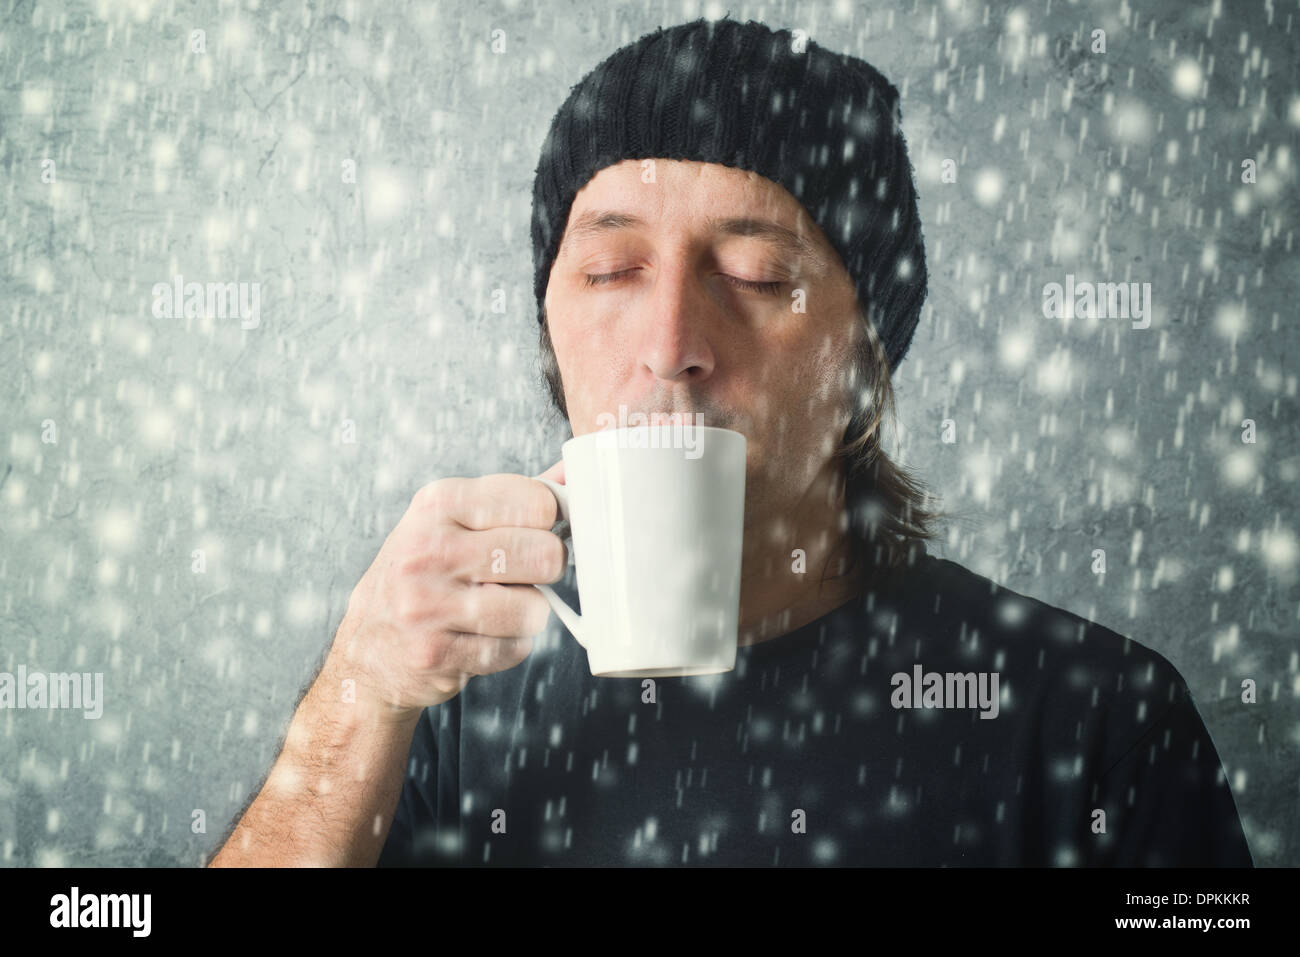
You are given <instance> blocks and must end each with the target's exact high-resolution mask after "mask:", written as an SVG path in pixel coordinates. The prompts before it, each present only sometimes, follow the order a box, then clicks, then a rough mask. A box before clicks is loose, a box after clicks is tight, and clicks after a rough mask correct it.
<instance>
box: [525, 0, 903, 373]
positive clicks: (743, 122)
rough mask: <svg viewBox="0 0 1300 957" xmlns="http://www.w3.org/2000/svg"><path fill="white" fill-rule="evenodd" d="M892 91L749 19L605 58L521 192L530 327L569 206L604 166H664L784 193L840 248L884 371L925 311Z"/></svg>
mask: <svg viewBox="0 0 1300 957" xmlns="http://www.w3.org/2000/svg"><path fill="white" fill-rule="evenodd" d="M898 101H899V96H898V90H897V89H895V88H894V86H893V85H892V84H891V83H890V82H889V81H888V80H886V79H885V78H884V76H882V75H881V74H880V73H879V72H878V71H877V70H876V69H875V67H873V66H871V65H870V64H869V63H867V62H865V61H863V60H860V59H857V58H855V57H852V56H849V55H847V54H839V53H832V52H831V51H829V50H827V49H825V48H823V47H820V46H818V45H817V44H816V43H814V42H812V41H811V40H808V39H803V38H801V41H800V42H797V41H796V38H795V36H794V34H792V33H791V32H790V31H789V30H775V31H774V30H771V29H769V28H768V27H766V26H764V25H763V24H761V23H757V22H755V21H753V20H751V21H749V22H747V23H744V24H741V23H740V22H738V21H735V20H730V19H727V18H723V19H721V20H714V21H707V20H704V19H699V20H696V21H694V22H692V23H685V24H681V25H679V26H675V27H671V28H668V29H664V28H660V29H658V30H656V31H655V32H653V33H650V34H646V35H645V36H643V37H642V38H641V39H639V40H637V41H636V42H635V43H632V44H629V45H628V46H625V47H623V48H622V49H620V50H617V51H615V52H614V53H613V54H612V55H610V56H609V57H608V58H607V59H605V60H604V61H603V62H602V63H601V64H600V65H599V66H597V67H596V68H595V69H594V70H592V71H591V72H590V73H588V74H587V75H586V76H585V77H583V79H582V80H580V81H579V82H578V83H577V84H576V85H575V86H574V87H573V88H572V89H571V91H570V93H569V96H568V98H567V99H566V100H565V101H564V105H563V106H561V107H560V110H559V112H558V113H556V115H555V118H554V119H553V120H552V121H551V128H550V132H549V133H548V134H547V137H546V142H545V143H544V144H543V146H542V152H541V158H540V160H539V161H538V164H537V170H536V175H535V179H534V182H533V211H532V212H533V215H532V241H533V264H534V292H535V294H536V297H537V307H538V320H539V322H540V321H544V316H543V313H542V307H543V304H544V302H545V299H546V286H547V282H548V281H549V279H550V273H551V265H552V263H553V262H554V261H555V256H556V253H557V252H558V250H559V247H560V240H561V239H562V237H563V235H564V229H565V226H566V224H567V223H568V220H569V210H570V208H571V207H572V205H573V198H574V196H575V195H576V194H577V192H578V190H580V189H581V188H582V187H583V186H584V185H586V183H587V182H588V181H589V180H590V179H591V178H592V177H593V176H595V175H596V173H598V172H600V170H602V169H604V168H605V167H607V166H611V165H613V164H615V163H618V162H621V161H622V160H626V159H654V158H658V159H676V160H695V161H699V162H705V163H718V164H721V165H723V166H731V167H735V168H737V169H743V170H749V171H752V172H755V173H758V174H759V175H761V176H765V177H766V178H768V179H770V180H772V181H774V182H776V183H779V184H780V185H781V186H784V187H785V188H786V189H787V190H788V191H789V192H790V194H791V195H793V196H794V197H795V199H797V200H799V202H800V203H802V204H803V206H804V208H805V209H807V210H808V213H809V215H810V216H811V217H812V219H813V221H814V222H816V223H817V225H818V226H819V227H821V229H822V230H823V232H825V234H826V237H827V238H828V239H829V240H830V243H831V245H832V246H833V247H834V248H835V249H836V251H838V252H839V254H840V257H841V259H842V260H843V263H844V266H845V268H846V270H847V271H848V274H849V276H851V277H852V279H853V282H854V285H855V287H856V290H857V298H858V303H859V305H860V306H861V307H862V309H863V314H864V315H865V316H866V318H867V321H869V322H870V323H871V324H872V325H873V326H874V328H875V330H876V332H877V333H878V335H879V336H880V339H881V341H882V342H883V344H884V348H885V354H886V356H887V357H888V360H889V368H890V370H891V371H892V370H894V369H896V368H897V367H898V364H899V363H900V362H901V361H902V360H903V356H904V355H905V354H906V353H907V348H908V346H909V345H910V344H911V341H912V333H913V332H914V331H915V329H916V323H917V320H918V319H919V318H920V315H921V305H922V303H923V302H924V301H925V291H926V268H925V247H924V244H923V240H922V236H921V220H920V216H919V215H918V214H917V209H916V189H915V186H914V184H913V182H912V167H911V163H910V162H909V160H908V157H907V144H906V143H905V141H904V139H903V132H902V129H901V126H900V124H901V119H902V114H901V111H900V109H899V102H898Z"/></svg>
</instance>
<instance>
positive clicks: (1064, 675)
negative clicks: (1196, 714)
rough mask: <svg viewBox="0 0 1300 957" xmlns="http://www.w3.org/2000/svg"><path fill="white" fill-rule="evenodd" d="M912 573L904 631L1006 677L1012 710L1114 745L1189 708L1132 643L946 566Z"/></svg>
mask: <svg viewBox="0 0 1300 957" xmlns="http://www.w3.org/2000/svg"><path fill="white" fill-rule="evenodd" d="M912 573H913V575H914V580H913V582H912V583H911V585H910V586H909V591H910V592H911V594H912V597H911V598H910V599H909V602H908V604H909V607H912V608H913V609H914V611H913V612H912V615H911V620H912V624H913V625H914V626H916V627H918V628H920V629H922V630H924V631H927V632H929V633H930V634H938V635H945V636H947V637H948V638H949V639H950V640H953V641H961V642H966V643H968V644H969V645H971V646H972V647H974V648H978V649H980V650H981V651H983V652H985V653H986V654H987V659H986V660H989V661H991V663H992V665H993V667H994V668H995V669H997V670H1002V671H1003V672H1004V673H1005V675H1006V678H1007V679H1009V684H1010V686H1011V697H1012V701H1011V702H1009V703H1011V704H1013V705H1015V706H1016V707H1023V708H1032V709H1035V710H1037V711H1039V712H1040V713H1045V712H1053V711H1055V712H1058V713H1060V712H1066V713H1068V714H1069V715H1070V716H1072V717H1074V718H1075V719H1079V720H1082V721H1083V723H1084V724H1086V725H1089V726H1093V727H1094V728H1097V729H1099V728H1100V726H1102V725H1104V726H1105V729H1106V734H1105V737H1107V738H1108V739H1110V740H1111V741H1112V742H1113V743H1115V745H1116V746H1117V747H1123V746H1124V745H1123V742H1124V741H1126V740H1127V741H1129V742H1131V741H1132V740H1133V739H1135V738H1137V737H1139V736H1140V735H1141V734H1142V733H1143V731H1144V729H1146V728H1149V727H1151V726H1152V725H1154V724H1155V723H1157V722H1158V721H1160V720H1161V719H1162V718H1163V717H1164V716H1165V715H1166V714H1168V713H1170V709H1171V708H1173V707H1174V706H1175V705H1179V704H1181V703H1184V702H1187V703H1190V698H1191V692H1190V690H1189V689H1188V686H1187V683H1186V681H1185V680H1184V678H1183V676H1182V674H1181V673H1180V672H1179V671H1178V669H1177V668H1176V667H1175V666H1174V664H1173V663H1172V662H1171V661H1170V660H1169V659H1168V658H1167V657H1165V656H1164V655H1163V654H1161V653H1160V652H1159V651H1157V650H1156V649H1155V648H1153V647H1151V646H1150V645H1148V644H1146V643H1144V642H1143V641H1141V640H1138V639H1136V638H1134V637H1132V636H1130V635H1124V634H1121V633H1120V632H1118V631H1116V630H1114V629H1112V628H1109V627H1107V626H1105V625H1103V624H1101V623H1099V622H1096V621H1092V620H1090V619H1088V618H1085V617H1083V616H1082V615H1079V614H1077V613H1075V612H1072V611H1069V610H1067V609H1064V608H1060V607H1058V606H1056V605H1052V604H1050V603H1048V602H1046V601H1043V600H1041V599H1039V598H1035V597H1033V596H1030V595H1026V594H1023V593H1021V592H1018V591H1015V590H1013V589H1010V588H1006V587H1004V586H1001V585H999V584H997V583H996V582H994V581H992V580H991V579H989V578H988V577H986V576H984V575H981V574H979V573H977V572H974V571H972V570H971V569H969V568H966V567H965V566H963V565H960V564H958V563H957V562H954V561H951V560H948V559H943V558H937V557H935V556H932V555H926V556H924V557H923V558H922V559H920V560H919V561H918V562H917V563H916V565H915V566H914V567H913V572H912ZM913 589H914V591H912V590H913ZM902 624H903V627H907V622H906V621H904V622H903V623H902ZM979 657H981V658H984V657H985V655H980V656H979ZM1007 683H1008V682H1004V686H1005V684H1007ZM1078 732H1079V729H1077V728H1076V733H1078Z"/></svg>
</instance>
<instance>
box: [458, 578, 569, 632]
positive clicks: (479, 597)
mask: <svg viewBox="0 0 1300 957" xmlns="http://www.w3.org/2000/svg"><path fill="white" fill-rule="evenodd" d="M550 613H551V606H550V605H548V604H547V603H546V598H545V597H544V596H543V595H542V593H541V592H539V591H538V590H537V589H536V588H534V587H533V586H532V585H498V584H496V583H495V582H485V583H484V584H482V585H469V586H467V587H465V588H461V589H457V601H456V602H455V605H454V607H453V608H451V609H449V613H448V615H447V618H446V627H447V629H448V630H450V631H458V632H461V633H463V634H468V635H490V636H492V637H495V638H529V637H532V636H533V635H536V634H538V633H539V632H540V631H541V630H542V629H543V628H545V627H546V622H547V619H548V616H549V615H550Z"/></svg>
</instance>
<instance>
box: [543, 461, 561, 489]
mask: <svg viewBox="0 0 1300 957" xmlns="http://www.w3.org/2000/svg"><path fill="white" fill-rule="evenodd" d="M537 477H538V478H544V479H550V480H551V481H552V482H558V483H560V484H561V485H564V484H565V481H564V459H560V461H558V462H556V463H555V464H554V465H552V466H551V467H550V468H549V469H547V470H546V471H545V472H543V473H542V474H541V475H539V476H537Z"/></svg>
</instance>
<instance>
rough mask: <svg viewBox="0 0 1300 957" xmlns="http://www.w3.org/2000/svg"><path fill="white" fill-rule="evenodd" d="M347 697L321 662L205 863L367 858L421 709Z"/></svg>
mask: <svg viewBox="0 0 1300 957" xmlns="http://www.w3.org/2000/svg"><path fill="white" fill-rule="evenodd" d="M355 697H356V699H357V700H355V701H345V700H344V693H343V679H342V676H341V675H340V674H339V673H338V668H337V665H335V664H334V663H333V662H331V661H327V662H326V665H325V667H324V668H323V669H322V670H321V674H320V676H319V677H318V678H317V679H316V681H315V682H314V683H313V684H312V687H311V689H310V690H309V691H308V692H307V694H306V695H305V696H304V697H303V700H302V702H301V704H299V706H298V710H297V711H296V712H295V714H294V716H293V720H292V722H291V723H290V725H289V733H288V735H287V737H286V739H285V744H284V748H283V749H282V750H281V752H280V756H279V757H278V758H277V759H276V761H275V764H274V765H273V767H272V768H271V773H270V775H269V776H268V777H267V780H266V784H265V785H263V787H262V790H261V791H260V792H259V793H258V795H257V797H256V799H254V801H253V803H252V804H251V805H249V808H248V810H247V812H245V814H244V816H243V818H241V819H240V821H239V824H238V825H237V826H236V828H235V830H234V832H233V833H232V834H231V835H230V839H229V840H227V841H226V843H225V845H224V846H223V847H222V848H221V850H220V851H219V852H218V853H217V855H216V856H215V857H213V859H212V860H211V861H210V862H209V865H208V866H210V867H296V866H309V867H313V866H315V867H330V866H353V867H373V866H374V864H375V862H376V861H378V860H379V854H380V851H381V850H382V849H383V844H384V838H385V836H386V835H387V833H388V827H389V824H390V823H391V821H392V816H393V813H394V811H395V809H396V807H397V801H398V798H399V797H400V795H401V790H402V779H403V775H404V772H405V769H406V757H407V754H408V752H409V750H410V746H411V737H412V735H413V734H414V732H415V725H416V722H417V721H418V720H419V713H418V712H416V713H415V714H414V715H411V716H403V717H401V718H394V717H393V716H392V715H391V714H390V713H388V712H386V711H385V710H384V708H383V707H382V706H381V705H379V704H377V703H376V702H374V701H371V700H368V699H367V698H366V696H365V694H364V693H363V692H361V691H360V690H357V691H356V694H355Z"/></svg>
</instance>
